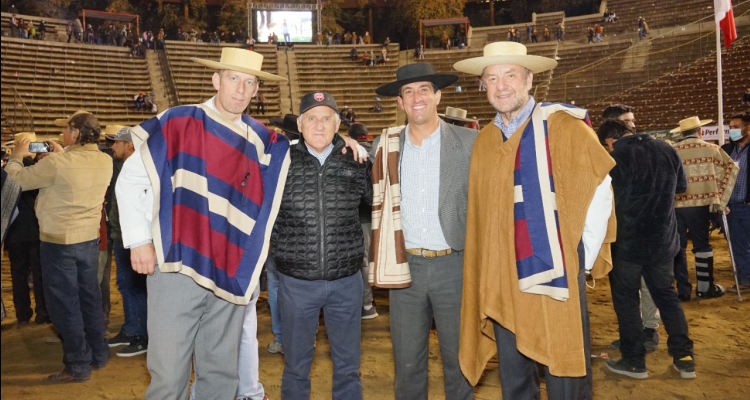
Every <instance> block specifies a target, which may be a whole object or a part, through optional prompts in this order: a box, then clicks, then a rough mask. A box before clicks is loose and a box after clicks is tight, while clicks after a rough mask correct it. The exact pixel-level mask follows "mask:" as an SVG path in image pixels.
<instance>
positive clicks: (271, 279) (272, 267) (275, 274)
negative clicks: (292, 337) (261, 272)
mask: <svg viewBox="0 0 750 400" xmlns="http://www.w3.org/2000/svg"><path fill="white" fill-rule="evenodd" d="M266 273H267V276H268V308H270V309H271V332H273V338H274V339H275V340H276V341H277V342H279V343H281V315H280V314H279V303H278V293H279V271H278V270H277V269H276V261H274V259H273V256H272V255H270V254H269V255H268V258H267V259H266Z"/></svg>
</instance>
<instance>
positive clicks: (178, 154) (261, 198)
mask: <svg viewBox="0 0 750 400" xmlns="http://www.w3.org/2000/svg"><path fill="white" fill-rule="evenodd" d="M242 121H243V122H244V123H245V124H247V126H248V129H247V131H243V130H242V129H240V128H239V127H238V126H237V125H236V124H234V123H232V122H227V121H226V120H225V119H224V118H223V117H221V116H220V115H219V114H217V113H216V112H215V111H213V110H211V109H210V108H208V107H206V106H204V105H196V106H182V107H174V108H171V109H169V110H167V111H165V112H164V113H163V114H161V115H160V116H159V117H158V118H152V119H150V120H148V121H146V122H144V123H143V124H141V125H139V126H138V127H136V128H135V130H136V132H135V133H136V134H137V135H138V136H139V137H147V138H148V139H147V140H146V142H145V143H144V145H143V147H142V148H141V151H142V155H143V162H144V164H145V166H146V171H147V172H148V176H149V179H150V180H151V186H152V188H153V190H154V210H153V215H154V217H153V221H152V225H151V227H152V234H153V238H154V247H155V249H156V255H157V261H158V264H159V268H160V270H161V271H162V272H179V273H182V274H184V275H187V276H190V277H191V278H193V280H195V282H196V283H198V284H199V285H201V286H203V287H205V288H207V289H209V290H211V291H213V292H214V293H215V294H216V296H218V297H220V298H222V299H224V300H226V301H229V302H232V303H236V304H247V303H248V302H249V300H250V297H251V296H252V293H253V291H254V290H255V286H256V285H257V284H258V280H259V277H260V272H261V269H262V267H263V263H264V262H265V259H266V255H267V253H268V245H269V238H270V235H271V230H272V227H273V223H274V221H275V220H276V215H277V213H278V210H279V205H280V201H281V193H282V191H283V188H284V183H285V182H286V175H287V169H288V167H289V141H288V140H287V139H286V138H285V137H284V136H281V135H277V134H276V133H275V132H272V131H270V130H269V129H268V128H266V127H265V126H264V125H263V124H261V123H260V122H258V121H256V120H254V119H253V118H250V117H248V116H245V115H243V116H242Z"/></svg>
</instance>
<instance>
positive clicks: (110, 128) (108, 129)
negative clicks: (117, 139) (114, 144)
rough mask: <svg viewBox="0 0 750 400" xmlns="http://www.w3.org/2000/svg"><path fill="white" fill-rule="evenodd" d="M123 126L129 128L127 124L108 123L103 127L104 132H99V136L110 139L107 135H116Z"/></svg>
mask: <svg viewBox="0 0 750 400" xmlns="http://www.w3.org/2000/svg"><path fill="white" fill-rule="evenodd" d="M122 128H127V127H126V126H125V125H107V126H105V127H104V129H102V132H101V133H100V134H99V137H100V138H101V137H104V138H107V139H109V138H108V137H107V136H110V137H114V136H115V135H117V132H119V131H120V129H122ZM110 140H111V139H110Z"/></svg>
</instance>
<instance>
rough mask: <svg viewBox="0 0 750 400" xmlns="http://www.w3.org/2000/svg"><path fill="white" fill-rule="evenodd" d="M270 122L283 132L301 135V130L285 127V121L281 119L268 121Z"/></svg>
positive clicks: (275, 118)
mask: <svg viewBox="0 0 750 400" xmlns="http://www.w3.org/2000/svg"><path fill="white" fill-rule="evenodd" d="M268 122H270V123H271V125H273V126H275V127H277V128H279V129H281V130H282V131H284V132H286V133H290V134H292V135H300V133H299V130H298V129H297V127H296V126H295V127H294V128H291V127H289V126H288V125H284V119H283V118H279V117H271V118H269V119H268Z"/></svg>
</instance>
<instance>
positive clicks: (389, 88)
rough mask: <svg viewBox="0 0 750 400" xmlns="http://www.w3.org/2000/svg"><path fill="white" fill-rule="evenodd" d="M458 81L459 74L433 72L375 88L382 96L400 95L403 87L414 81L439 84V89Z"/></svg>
mask: <svg viewBox="0 0 750 400" xmlns="http://www.w3.org/2000/svg"><path fill="white" fill-rule="evenodd" d="M456 81H458V75H454V74H432V75H422V76H415V77H413V78H408V79H402V80H400V81H395V82H391V83H386V84H385V85H382V86H380V87H378V88H377V89H375V93H377V94H379V95H381V96H391V97H392V96H398V95H400V94H401V87H402V86H404V85H408V84H410V83H414V82H430V83H432V84H434V85H435V86H437V88H438V89H443V88H445V87H447V86H450V85H452V84H454V83H456Z"/></svg>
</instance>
